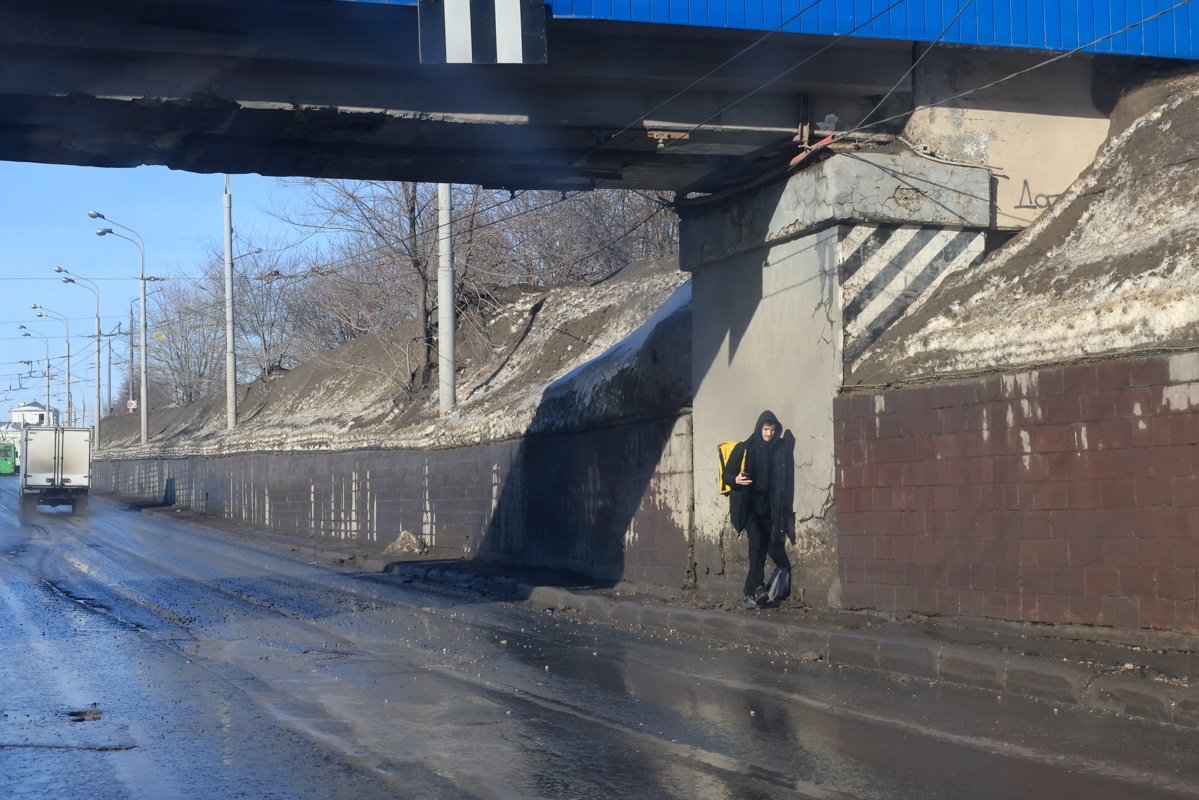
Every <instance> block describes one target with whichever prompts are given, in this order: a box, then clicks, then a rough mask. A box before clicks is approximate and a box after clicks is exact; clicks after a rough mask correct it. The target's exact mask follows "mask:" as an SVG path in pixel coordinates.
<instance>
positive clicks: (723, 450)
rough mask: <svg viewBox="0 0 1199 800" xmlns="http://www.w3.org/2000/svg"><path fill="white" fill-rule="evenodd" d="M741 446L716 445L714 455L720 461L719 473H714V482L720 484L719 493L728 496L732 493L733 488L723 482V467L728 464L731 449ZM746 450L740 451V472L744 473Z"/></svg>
mask: <svg viewBox="0 0 1199 800" xmlns="http://www.w3.org/2000/svg"><path fill="white" fill-rule="evenodd" d="M739 444H741V443H740V442H721V443H720V444H718V445H716V453H717V456H718V457H719V459H720V471H719V472H717V473H716V481H717V482H718V483H719V484H720V493H721V494H728V493H729V492H731V491H733V487H732V486H730V485H729V484H727V483H725V482H724V467H725V465H726V464H728V463H729V456H731V455H732V454H733V448H734V447H736V446H737V445H739ZM747 452H748V450H742V451H741V471H742V472H745V454H746V453H747Z"/></svg>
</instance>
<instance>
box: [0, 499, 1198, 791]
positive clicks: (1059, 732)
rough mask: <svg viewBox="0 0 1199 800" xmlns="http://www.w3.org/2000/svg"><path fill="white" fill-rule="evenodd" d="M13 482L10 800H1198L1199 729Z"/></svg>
mask: <svg viewBox="0 0 1199 800" xmlns="http://www.w3.org/2000/svg"><path fill="white" fill-rule="evenodd" d="M14 488H15V481H14V480H6V481H4V482H2V483H0V797H2V798H19V797H36V798H55V799H56V800H57V799H59V798H89V800H94V799H95V798H126V797H128V798H155V800H157V798H176V797H178V798H184V797H186V798H342V797H346V798H350V797H353V798H364V799H365V798H383V797H389V798H390V797H421V798H466V797H472V798H473V797H483V798H526V797H546V798H788V797H797V798H897V799H898V798H913V799H914V798H920V800H934V799H935V798H954V799H955V800H956V799H958V798H969V799H970V800H975V799H976V798H1021V800H1039V799H1041V798H1052V800H1068V799H1069V798H1090V799H1092V800H1103V799H1104V798H1113V800H1114V799H1115V798H1120V800H1127V799H1128V798H1138V799H1140V798H1145V799H1146V800H1150V799H1152V798H1167V797H1199V733H1196V732H1191V731H1182V730H1177V729H1172V728H1166V727H1160V726H1155V725H1150V724H1145V723H1139V722H1134V721H1128V720H1120V719H1116V718H1112V717H1104V716H1099V715H1095V714H1091V713H1086V712H1080V711H1077V710H1069V709H1058V710H1055V709H1054V707H1053V706H1052V705H1050V704H1042V703H1034V702H1030V701H1023V700H1020V699H1018V698H1010V697H997V696H996V695H995V694H994V693H989V692H982V691H973V690H966V689H961V688H954V687H930V686H927V685H923V684H920V683H918V682H902V681H895V680H885V679H880V678H877V677H874V676H872V675H871V674H869V673H865V672H861V671H856V670H832V671H830V669H829V668H828V667H827V666H825V665H821V664H801V663H798V662H795V661H793V660H787V659H784V658H782V657H780V656H777V655H773V654H770V653H765V652H760V651H746V650H743V649H742V650H737V649H731V648H727V647H723V646H718V645H713V644H710V643H706V642H704V641H701V640H698V639H694V638H690V637H682V636H658V637H652V636H648V635H645V634H638V633H635V632H632V631H627V630H621V629H618V628H612V627H609V626H600V625H595V624H592V623H589V622H588V621H587V620H585V619H583V618H579V617H571V616H564V615H561V614H549V613H547V612H546V611H545V610H539V609H536V608H529V607H527V606H519V605H514V604H511V603H507V602H501V601H498V600H495V599H492V598H486V597H482V596H480V595H479V594H477V593H474V592H467V591H458V590H455V589H452V588H448V587H443V586H426V585H420V584H412V583H403V582H402V581H401V579H399V578H397V577H394V576H387V575H377V574H364V573H358V572H352V571H349V570H347V569H344V568H338V567H333V566H329V565H325V564H321V563H316V562H314V561H313V560H312V559H310V558H307V557H304V556H302V555H300V554H298V553H296V552H290V551H288V550H286V549H281V548H279V547H277V546H271V545H267V544H264V543H261V542H254V541H251V540H247V539H245V538H242V537H238V536H235V535H230V534H226V533H221V532H216V531H211V530H206V529H203V528H199V527H197V526H193V525H188V524H184V523H180V522H177V521H176V520H173V519H171V518H170V516H169V514H164V513H137V512H133V511H129V510H125V509H124V508H123V507H122V506H120V505H118V504H115V503H112V502H108V501H104V500H94V501H93V503H92V505H91V511H90V513H89V514H87V515H86V516H82V517H74V516H72V515H70V514H68V513H64V512H53V511H49V510H42V511H39V512H38V513H36V514H34V515H32V516H29V517H26V518H21V517H20V516H19V515H18V514H17V513H16V506H17V502H16V495H15V491H14Z"/></svg>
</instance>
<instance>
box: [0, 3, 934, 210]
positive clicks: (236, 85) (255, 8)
mask: <svg viewBox="0 0 1199 800" xmlns="http://www.w3.org/2000/svg"><path fill="white" fill-rule="evenodd" d="M759 37H760V34H759V33H754V32H739V31H723V30H711V29H692V28H680V27H677V26H654V25H635V24H628V25H625V24H620V23H611V22H598V23H597V22H587V21H579V20H574V21H572V20H550V22H549V30H548V41H549V63H548V64H547V65H422V64H421V63H420V62H419V56H418V50H417V16H416V9H415V7H411V6H395V5H375V4H365V3H333V2H327V0H236V2H232V1H230V0H188V2H171V1H170V0H154V1H153V2H149V0H117V1H116V2H110V3H104V4H97V3H89V2H81V1H80V0H42V2H38V3H28V4H16V5H13V6H12V7H10V8H8V9H6V11H5V24H4V25H3V26H2V27H0V159H5V160H13V161H35V162H45V163H59V164H73V165H86V166H106V167H130V166H137V165H142V164H160V165H165V166H168V167H171V168H174V169H183V170H188V171H192V172H200V173H212V172H230V173H260V174H263V175H273V176H310V177H343V178H373V179H391V180H401V179H402V180H418V181H451V182H461V183H471V184H482V185H486V186H492V187H506V188H512V189H519V188H529V187H537V188H554V189H579V188H591V187H615V188H642V189H676V190H678V189H683V190H698V191H712V190H715V189H719V188H722V187H724V186H727V185H730V184H735V183H738V182H740V181H742V180H743V179H744V178H745V177H747V176H752V175H757V174H759V173H760V172H762V171H763V169H764V168H766V167H770V166H774V165H776V164H778V163H779V162H780V160H785V159H786V158H788V157H790V156H791V155H793V154H794V153H795V152H796V145H795V141H794V140H795V138H796V136H797V135H799V134H800V133H801V129H803V127H804V126H805V125H806V124H808V123H809V122H812V121H813V120H817V121H818V120H822V119H824V117H825V116H826V115H827V114H830V113H832V114H838V115H840V116H841V118H842V119H845V118H849V117H850V116H852V115H853V113H855V112H856V111H859V110H861V109H869V107H870V105H872V103H869V102H868V99H867V98H870V97H876V96H881V95H883V94H885V93H886V92H887V91H889V90H891V89H892V88H893V86H895V84H896V83H897V82H898V83H899V91H898V93H897V95H896V96H895V102H897V103H901V104H902V103H905V102H907V101H908V99H909V97H910V92H909V84H908V81H907V79H905V78H904V75H905V71H906V70H907V68H908V67H909V66H910V64H911V60H912V54H911V46H910V45H909V44H907V43H884V42H877V41H875V42H865V41H853V40H844V41H841V42H839V43H837V44H836V45H835V46H833V47H832V48H830V49H828V50H827V51H826V52H823V53H820V54H819V55H818V56H816V57H815V58H812V60H811V61H809V62H807V63H804V64H803V65H802V66H801V67H799V68H797V69H791V71H789V72H788V69H790V68H792V67H794V66H795V65H797V64H800V63H801V62H804V60H805V59H806V58H808V57H809V56H813V55H814V54H816V53H817V52H818V51H819V50H820V48H822V47H824V46H825V45H826V44H828V40H827V39H818V38H812V37H798V36H790V35H788V36H784V35H776V36H772V37H770V38H768V39H767V40H766V41H765V42H763V43H762V44H761V45H759V46H757V47H755V48H753V49H752V50H751V51H750V52H749V53H747V54H746V55H744V56H743V57H740V58H737V59H735V60H734V61H733V63H731V64H729V65H728V66H727V67H724V68H722V69H720V70H719V71H718V72H717V73H716V74H715V75H713V76H712V77H711V78H708V79H705V80H703V81H701V82H699V83H698V84H697V85H694V86H693V85H692V84H693V83H694V82H695V81H696V79H697V78H700V77H701V76H703V75H705V74H706V73H708V72H710V71H711V70H713V69H714V68H716V67H718V66H720V65H722V64H724V63H725V62H726V61H728V60H729V59H731V58H732V57H733V56H734V55H736V54H737V53H739V52H740V51H741V50H743V49H744V48H745V47H746V46H747V45H748V44H750V43H751V42H752V41H754V40H755V39H757V38H759ZM768 81H772V82H770V83H767V82H768ZM751 92H753V94H752V95H751V94H750V93H751ZM676 95H677V97H676ZM747 95H748V96H747Z"/></svg>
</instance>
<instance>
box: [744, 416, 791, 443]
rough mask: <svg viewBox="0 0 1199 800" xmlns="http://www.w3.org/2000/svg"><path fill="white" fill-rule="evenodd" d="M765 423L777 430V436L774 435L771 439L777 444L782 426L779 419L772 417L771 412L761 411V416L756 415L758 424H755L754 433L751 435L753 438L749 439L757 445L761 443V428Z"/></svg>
mask: <svg viewBox="0 0 1199 800" xmlns="http://www.w3.org/2000/svg"><path fill="white" fill-rule="evenodd" d="M767 422H769V423H770V424H771V425H774V426H775V427H777V428H778V429H779V431H778V435H776V436H775V437H774V439H773V441H776V442H777V441H778V440H779V438H780V437H781V436H782V433H783V424H782V423H781V422H779V418H778V417H776V416H775V415H774V412H773V411H763V412H762V413H761V414H759V415H758V422H757V424H755V425H754V433H753V436H752V437H750V438H752V439H753V440H754V441H756V442H758V443H762V426H763V425H765V424H766V423H767Z"/></svg>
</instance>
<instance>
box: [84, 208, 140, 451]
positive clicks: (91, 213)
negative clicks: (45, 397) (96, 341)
mask: <svg viewBox="0 0 1199 800" xmlns="http://www.w3.org/2000/svg"><path fill="white" fill-rule="evenodd" d="M87 215H88V216H89V217H91V218H92V219H102V220H104V221H105V222H110V223H112V224H113V225H116V226H117V227H118V228H120V229H122V230H126V231H129V232H130V233H132V234H133V236H134V237H135V238H130V237H128V236H126V235H124V234H122V233H117V232H116V231H114V230H113V229H112V228H100V229H99V230H98V231H96V235H97V236H106V235H109V234H111V235H112V236H116V237H117V238H118V239H124V240H125V241H127V242H132V243H133V245H134V246H135V247H137V251H138V253H139V254H140V255H141V272H140V273H139V277H140V280H141V287H142V294H141V301H142V305H141V308H142V364H141V373H142V393H141V412H142V413H141V423H142V431H141V434H142V444H146V443H147V442H148V441H150V417H149V409H148V408H147V405H148V400H147V397H148V394H147V391H146V243H145V241H143V240H142V237H141V234H139V233H138V232H137V231H135V230H133V228H130V227H128V226H127V225H122V224H121V223H119V222H116V221H114V220H111V219H109V218H108V217H106V216H104V215H103V214H101V213H100V212H99V211H89V212H87Z"/></svg>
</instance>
